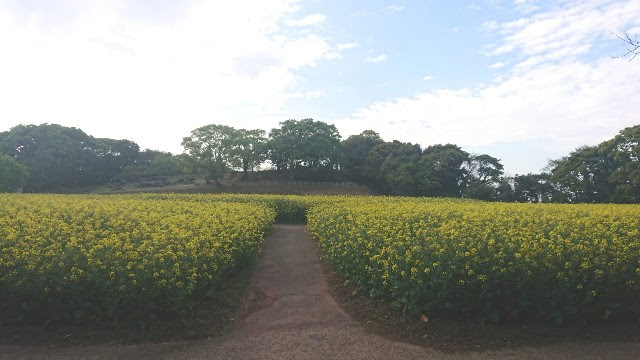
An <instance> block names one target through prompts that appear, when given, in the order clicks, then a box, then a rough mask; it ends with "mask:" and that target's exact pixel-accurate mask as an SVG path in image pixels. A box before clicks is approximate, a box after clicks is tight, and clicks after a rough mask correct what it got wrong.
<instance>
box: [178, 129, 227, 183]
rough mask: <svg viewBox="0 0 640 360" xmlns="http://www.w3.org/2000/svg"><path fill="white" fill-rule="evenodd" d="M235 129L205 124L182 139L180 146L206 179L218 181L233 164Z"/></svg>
mask: <svg viewBox="0 0 640 360" xmlns="http://www.w3.org/2000/svg"><path fill="white" fill-rule="evenodd" d="M234 141H235V129H234V128H232V127H230V126H226V125H216V124H212V125H206V126H202V127H199V128H197V129H194V130H192V131H191V135H189V136H187V137H185V138H183V139H182V146H183V147H184V150H185V152H186V153H187V154H189V156H191V157H192V158H193V159H194V161H195V162H196V163H197V164H198V166H199V167H200V168H201V169H202V170H204V171H205V172H206V174H207V179H208V180H213V181H215V182H217V181H218V178H220V177H222V175H224V173H225V172H226V171H227V170H228V169H229V168H231V167H232V166H233V151H232V149H233V143H234Z"/></svg>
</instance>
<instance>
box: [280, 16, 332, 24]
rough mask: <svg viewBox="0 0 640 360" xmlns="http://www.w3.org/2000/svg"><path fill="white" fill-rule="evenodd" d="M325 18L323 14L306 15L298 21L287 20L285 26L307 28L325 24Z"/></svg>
mask: <svg viewBox="0 0 640 360" xmlns="http://www.w3.org/2000/svg"><path fill="white" fill-rule="evenodd" d="M325 20H326V18H325V16H324V15H323V14H312V15H307V16H305V17H303V18H300V19H294V20H288V21H287V25H289V26H309V25H318V24H321V23H323V22H325Z"/></svg>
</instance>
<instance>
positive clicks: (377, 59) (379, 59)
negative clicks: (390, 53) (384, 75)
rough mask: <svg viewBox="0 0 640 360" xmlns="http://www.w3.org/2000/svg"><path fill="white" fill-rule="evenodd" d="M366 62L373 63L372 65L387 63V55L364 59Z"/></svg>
mask: <svg viewBox="0 0 640 360" xmlns="http://www.w3.org/2000/svg"><path fill="white" fill-rule="evenodd" d="M366 61H367V62H370V63H374V64H377V63H381V62H385V61H387V55H386V54H381V55H378V56H376V57H368V58H367V59H366Z"/></svg>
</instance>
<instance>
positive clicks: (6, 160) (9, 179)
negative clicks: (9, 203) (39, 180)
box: [0, 154, 27, 193]
mask: <svg viewBox="0 0 640 360" xmlns="http://www.w3.org/2000/svg"><path fill="white" fill-rule="evenodd" d="M26 180H27V171H26V170H25V169H24V166H22V165H20V164H19V163H18V162H17V161H15V160H13V158H11V157H9V156H7V155H2V154H0V193H2V192H14V191H16V190H18V189H20V188H22V187H23V186H24V184H25V182H26Z"/></svg>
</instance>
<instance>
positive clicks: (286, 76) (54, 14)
mask: <svg viewBox="0 0 640 360" xmlns="http://www.w3.org/2000/svg"><path fill="white" fill-rule="evenodd" d="M30 4H31V3H27V2H21V1H15V2H1V3H0V49H1V50H0V52H1V53H2V56H0V79H2V80H1V81H0V99H2V106H0V131H2V130H6V129H7V128H9V127H10V126H13V125H16V124H19V123H42V122H54V123H61V124H63V125H67V126H77V127H80V128H82V129H83V130H85V131H86V132H88V133H89V134H92V135H94V136H98V137H114V138H124V137H126V138H130V139H132V140H135V141H138V142H139V143H140V145H141V146H142V147H149V148H156V149H164V150H171V151H179V150H180V146H179V143H180V139H181V136H184V135H187V134H188V132H189V131H190V130H191V129H193V128H195V127H197V126H201V125H204V124H208V123H212V122H215V123H225V124H229V125H234V126H240V127H246V126H250V127H260V128H266V129H268V128H270V127H271V126H274V125H276V124H277V122H278V121H279V120H282V118H286V116H287V115H285V114H284V107H285V105H286V102H287V101H288V99H290V98H291V95H290V93H291V92H294V93H295V87H296V85H297V82H298V76H297V74H296V72H297V70H298V69H300V68H303V67H309V66H315V65H316V64H317V63H318V62H320V61H324V60H326V59H328V58H331V57H332V56H333V55H332V54H333V53H335V50H332V49H333V46H332V45H330V44H329V42H328V40H326V39H325V38H323V37H321V36H320V35H319V34H314V33H311V32H309V31H304V32H301V33H296V32H295V31H293V30H288V31H287V32H286V33H284V34H286V35H283V32H282V31H280V28H281V24H282V23H283V22H284V21H285V19H287V18H290V17H291V15H293V14H294V13H295V11H296V10H297V9H298V8H299V6H298V5H297V1H294V0H264V1H260V2H254V1H249V0H244V1H242V0H240V1H234V2H232V3H224V4H222V3H219V2H216V1H208V2H203V1H198V2H181V5H180V6H178V7H180V9H179V11H177V10H175V9H168V10H167V11H166V12H165V13H166V14H157V13H156V12H157V11H159V10H158V9H159V6H158V7H155V6H153V7H149V8H148V9H142V11H138V10H136V11H132V10H131V9H130V8H129V6H132V5H131V4H133V3H131V2H128V1H110V2H104V3H98V2H56V3H53V2H52V3H43V4H45V5H46V6H45V5H42V6H33V5H30ZM160 16H163V18H162V19H160V20H159V19H158V17H160ZM164 16H169V17H170V18H164ZM231 35H232V36H231ZM317 94H318V93H313V92H311V93H305V94H304V97H306V98H313V97H314V96H316V95H317Z"/></svg>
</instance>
